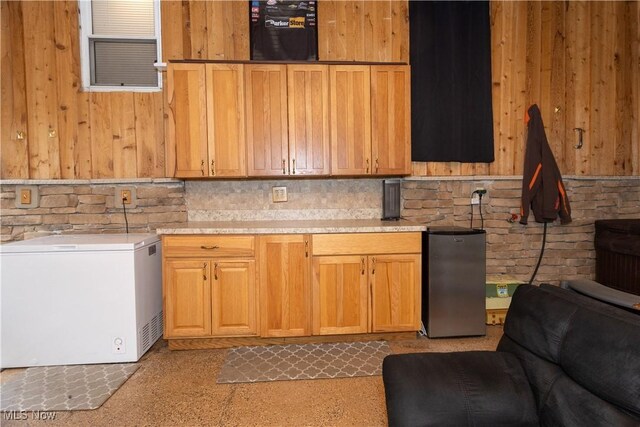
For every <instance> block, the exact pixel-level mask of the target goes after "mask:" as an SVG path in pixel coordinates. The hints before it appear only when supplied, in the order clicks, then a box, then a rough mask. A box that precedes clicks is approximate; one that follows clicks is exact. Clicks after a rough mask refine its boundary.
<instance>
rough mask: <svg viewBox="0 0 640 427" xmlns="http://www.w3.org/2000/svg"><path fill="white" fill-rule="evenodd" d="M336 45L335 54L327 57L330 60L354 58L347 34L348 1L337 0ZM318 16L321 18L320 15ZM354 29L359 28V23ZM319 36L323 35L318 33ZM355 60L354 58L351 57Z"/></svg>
mask: <svg viewBox="0 0 640 427" xmlns="http://www.w3.org/2000/svg"><path fill="white" fill-rule="evenodd" d="M335 10H336V18H335V21H336V34H337V38H336V47H335V48H334V56H332V57H329V58H327V60H328V61H331V60H333V61H348V60H350V59H351V58H353V56H354V55H353V54H350V50H351V49H352V48H353V47H352V46H349V44H348V41H347V34H348V31H349V27H348V26H347V25H348V24H347V20H348V19H349V17H348V16H347V2H341V1H336V2H335ZM318 18H321V17H320V16H319V17H318ZM354 27H355V28H354V30H357V25H356V26H354ZM318 37H322V36H320V35H319V34H318ZM351 60H353V59H351Z"/></svg>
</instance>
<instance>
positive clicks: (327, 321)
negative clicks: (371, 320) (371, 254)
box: [313, 256, 369, 335]
mask: <svg viewBox="0 0 640 427" xmlns="http://www.w3.org/2000/svg"><path fill="white" fill-rule="evenodd" d="M366 268H367V266H366V257H360V256H317V257H314V258H313V334H314V335H336V334H361V333H365V332H368V331H369V328H368V316H367V313H368V304H367V301H368V297H367V272H366Z"/></svg>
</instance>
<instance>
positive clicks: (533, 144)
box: [520, 104, 571, 224]
mask: <svg viewBox="0 0 640 427" xmlns="http://www.w3.org/2000/svg"><path fill="white" fill-rule="evenodd" d="M525 121H526V122H527V150H526V153H525V156H524V174H523V177H522V202H521V206H520V215H521V217H520V223H521V224H526V223H527V220H528V218H529V208H531V210H532V211H533V216H534V217H535V220H536V222H552V221H554V220H555V219H556V218H557V217H558V216H560V223H561V224H568V223H570V222H571V207H570V206H569V199H568V198H567V192H566V191H565V188H564V184H563V183H562V176H560V170H559V169H558V165H557V164H556V160H555V158H554V157H553V152H552V151H551V147H549V142H548V141H547V135H546V134H545V132H544V125H543V124H542V116H541V115H540V109H539V108H538V106H537V105H536V104H533V105H532V106H531V107H529V110H528V111H527V115H526V117H525Z"/></svg>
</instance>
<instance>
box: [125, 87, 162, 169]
mask: <svg viewBox="0 0 640 427" xmlns="http://www.w3.org/2000/svg"><path fill="white" fill-rule="evenodd" d="M164 98H166V97H165V96H164V93H163V92H152V93H145V92H136V93H134V94H133V103H134V110H135V117H136V120H135V135H136V170H137V176H138V177H139V178H146V177H162V176H164V173H165V164H164V157H165V156H164V128H163V126H164V125H163V117H162V111H163V102H164Z"/></svg>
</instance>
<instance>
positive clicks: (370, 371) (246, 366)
mask: <svg viewBox="0 0 640 427" xmlns="http://www.w3.org/2000/svg"><path fill="white" fill-rule="evenodd" d="M389 354H391V349H390V348H389V345H388V344H387V343H386V342H385V341H369V342H345V343H323V344H290V345H271V346H257V347H239V348H232V349H230V350H229V353H228V354H227V358H226V360H225V362H224V366H223V367H222V369H221V370H220V374H219V375H218V381H217V382H218V383H246V382H258V381H281V380H309V379H319V378H345V377H363V376H371V375H381V373H382V359H384V358H385V356H387V355H389Z"/></svg>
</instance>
